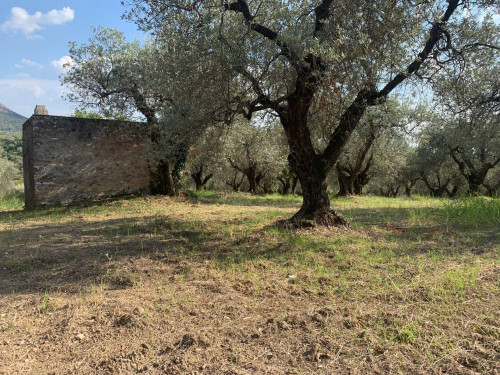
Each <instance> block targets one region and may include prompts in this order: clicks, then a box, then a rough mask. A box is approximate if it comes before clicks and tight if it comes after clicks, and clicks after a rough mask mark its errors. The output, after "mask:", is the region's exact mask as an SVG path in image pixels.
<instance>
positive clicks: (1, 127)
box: [0, 103, 27, 133]
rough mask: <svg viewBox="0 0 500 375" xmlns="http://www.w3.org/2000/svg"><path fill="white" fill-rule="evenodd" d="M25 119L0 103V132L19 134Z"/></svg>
mask: <svg viewBox="0 0 500 375" xmlns="http://www.w3.org/2000/svg"><path fill="white" fill-rule="evenodd" d="M26 120H27V119H26V117H24V116H21V115H20V114H18V113H16V112H14V111H12V110H11V109H9V108H7V107H6V106H4V105H3V104H2V103H0V132H2V131H4V132H10V133H21V132H22V131H23V124H24V122H25V121H26Z"/></svg>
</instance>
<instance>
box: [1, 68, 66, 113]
mask: <svg viewBox="0 0 500 375" xmlns="http://www.w3.org/2000/svg"><path fill="white" fill-rule="evenodd" d="M61 92H62V88H61V84H60V83H59V80H56V79H38V78H30V77H23V78H19V79H0V103H9V107H10V108H13V109H14V108H15V111H16V112H17V113H20V114H22V115H24V116H27V117H29V116H31V115H32V114H33V110H34V108H35V105H37V104H46V105H47V109H48V110H49V113H50V114H53V115H66V114H68V113H71V110H70V105H69V103H67V102H65V101H64V100H63V99H62V98H61Z"/></svg>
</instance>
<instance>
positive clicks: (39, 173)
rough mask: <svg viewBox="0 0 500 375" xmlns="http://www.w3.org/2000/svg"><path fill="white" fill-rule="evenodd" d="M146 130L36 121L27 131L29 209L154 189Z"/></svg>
mask: <svg viewBox="0 0 500 375" xmlns="http://www.w3.org/2000/svg"><path fill="white" fill-rule="evenodd" d="M147 142H148V132H147V128H146V124H144V123H137V122H122V121H112V120H99V119H82V118H73V117H60V116H47V115H33V116H31V118H29V119H28V120H27V121H26V122H25V123H24V125H23V160H24V162H23V164H24V165H23V169H24V187H25V203H26V204H25V207H26V208H27V209H31V208H35V207H38V206H44V205H53V204H57V203H68V202H73V201H78V200H84V199H88V198H92V197H109V196H114V195H120V194H124V193H126V194H128V193H133V192H137V191H147V190H148V189H149V181H150V178H149V172H148V166H147V161H146V159H145V157H144V149H145V147H146V145H147Z"/></svg>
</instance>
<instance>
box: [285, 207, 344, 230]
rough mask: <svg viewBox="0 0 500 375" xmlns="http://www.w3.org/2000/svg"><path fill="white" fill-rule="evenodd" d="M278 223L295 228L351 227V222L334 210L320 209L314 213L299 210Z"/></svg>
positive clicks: (291, 228)
mask: <svg viewBox="0 0 500 375" xmlns="http://www.w3.org/2000/svg"><path fill="white" fill-rule="evenodd" d="M276 225H277V226H278V227H279V228H283V229H288V230H293V229H314V228H320V227H327V228H333V227H335V228H339V227H340V228H349V222H348V221H347V220H346V219H345V218H344V217H343V216H342V215H340V214H338V213H337V212H335V211H334V210H326V211H319V212H314V213H304V212H302V211H299V212H297V213H296V214H295V215H294V216H293V217H292V218H290V219H286V220H279V221H278V222H277V223H276Z"/></svg>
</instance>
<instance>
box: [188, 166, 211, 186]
mask: <svg viewBox="0 0 500 375" xmlns="http://www.w3.org/2000/svg"><path fill="white" fill-rule="evenodd" d="M204 169H205V166H204V165H203V164H201V165H200V166H199V167H198V170H197V171H196V172H193V173H191V178H192V179H193V180H194V183H195V186H196V191H199V190H205V189H206V188H207V183H208V181H210V179H211V178H212V177H213V174H212V173H210V174H208V175H206V176H205V177H203V170H204Z"/></svg>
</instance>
